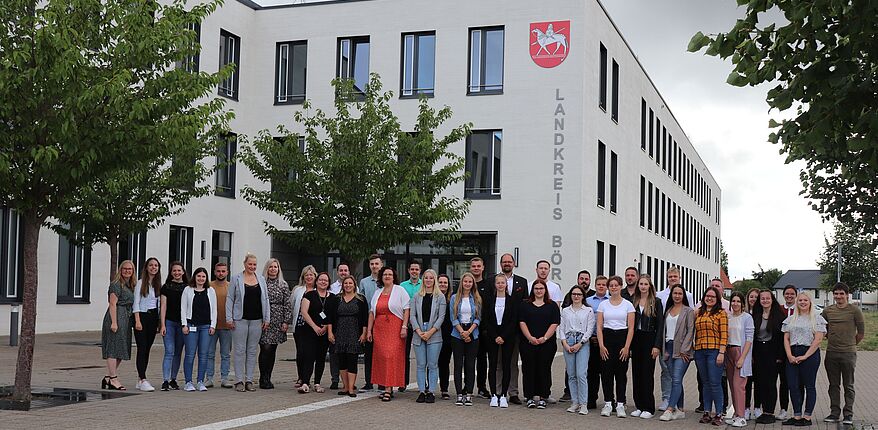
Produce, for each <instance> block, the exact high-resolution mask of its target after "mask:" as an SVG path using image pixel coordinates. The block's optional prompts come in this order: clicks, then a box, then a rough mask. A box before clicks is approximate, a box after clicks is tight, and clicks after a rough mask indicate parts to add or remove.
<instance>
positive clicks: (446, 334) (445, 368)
mask: <svg viewBox="0 0 878 430" xmlns="http://www.w3.org/2000/svg"><path fill="white" fill-rule="evenodd" d="M436 285H437V286H438V287H439V291H441V292H442V295H443V296H445V303H448V302H449V301H451V278H449V277H448V275H445V274H442V275H439V278H437V279H436ZM446 307H447V306H446ZM451 328H452V327H451V318H448V315H445V318H443V320H442V350H440V351H439V390H440V391H441V393H442V400H450V399H451V395H450V394H448V384H449V382H450V380H451V353H452V351H451V339H453V338H452V337H451Z"/></svg>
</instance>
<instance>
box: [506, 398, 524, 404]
mask: <svg viewBox="0 0 878 430" xmlns="http://www.w3.org/2000/svg"><path fill="white" fill-rule="evenodd" d="M509 403H512V404H513V405H520V404H521V399H520V398H518V396H512V397H510V398H509Z"/></svg>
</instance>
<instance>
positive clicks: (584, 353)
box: [559, 285, 595, 415]
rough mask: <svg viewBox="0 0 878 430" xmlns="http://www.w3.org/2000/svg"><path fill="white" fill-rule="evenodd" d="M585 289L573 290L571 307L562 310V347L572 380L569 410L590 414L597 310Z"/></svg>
mask: <svg viewBox="0 0 878 430" xmlns="http://www.w3.org/2000/svg"><path fill="white" fill-rule="evenodd" d="M584 299H585V290H584V289H583V288H582V287H580V286H579V285H574V286H573V288H571V289H570V300H571V304H570V306H567V307H566V308H564V309H562V310H561V326H560V328H559V331H560V332H561V346H562V347H563V349H564V361H565V362H566V363H567V377H568V378H569V381H570V401H571V402H572V404H571V405H570V407H569V408H567V412H571V413H576V412H579V413H580V414H581V415H586V414H588V408H587V407H586V406H587V405H588V378H587V377H588V359H589V351H590V348H589V346H588V341H589V338H591V335H592V331H594V321H595V320H594V311H593V310H592V308H591V307H589V306H587V305H585V304H584V303H583V300H584Z"/></svg>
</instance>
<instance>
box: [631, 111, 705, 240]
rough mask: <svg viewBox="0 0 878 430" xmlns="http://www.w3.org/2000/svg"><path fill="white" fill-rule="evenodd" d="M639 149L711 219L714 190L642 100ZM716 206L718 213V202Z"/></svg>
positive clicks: (656, 115)
mask: <svg viewBox="0 0 878 430" xmlns="http://www.w3.org/2000/svg"><path fill="white" fill-rule="evenodd" d="M640 149H641V150H643V151H644V152H645V153H647V154H649V157H650V158H652V159H654V160H655V163H656V165H657V166H659V167H661V169H662V170H663V171H665V172H666V173H667V174H668V177H669V178H671V179H672V180H673V181H674V182H675V183H676V184H677V185H679V186H680V187H682V188H683V191H685V192H686V194H688V195H689V197H691V198H692V199H693V200H694V201H695V203H697V204H698V206H699V207H701V209H703V210H704V212H705V213H707V214H708V215H711V213H712V207H711V204H710V203H711V202H713V197H712V196H713V190H711V188H710V186H709V185H708V184H707V181H706V180H705V179H704V177H702V176H701V173H699V172H698V169H696V168H695V165H694V164H693V163H692V162H691V161H690V160H689V157H688V156H687V155H686V153H685V152H684V151H683V148H682V146H680V145H677V140H676V139H674V137H673V136H671V133H669V132H668V130H667V127H665V126H663V125H662V121H661V119H660V118H659V117H658V114H656V113H655V112H653V110H652V108H651V107H648V106H647V104H646V100H644V99H640ZM716 202H717V210H718V208H719V199H717V200H716ZM717 224H719V214H717Z"/></svg>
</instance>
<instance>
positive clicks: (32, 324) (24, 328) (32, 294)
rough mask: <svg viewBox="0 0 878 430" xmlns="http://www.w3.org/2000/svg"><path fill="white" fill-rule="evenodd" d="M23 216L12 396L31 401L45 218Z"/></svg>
mask: <svg viewBox="0 0 878 430" xmlns="http://www.w3.org/2000/svg"><path fill="white" fill-rule="evenodd" d="M23 215H24V216H22V217H21V220H22V222H23V223H24V225H23V230H24V238H23V246H24V291H23V296H24V300H23V301H22V304H21V337H20V341H21V343H20V344H19V347H18V363H17V364H16V366H15V388H14V390H13V392H12V398H13V400H16V401H22V402H30V399H31V392H30V387H31V373H32V371H33V361H34V342H35V340H36V338H35V333H36V323H37V286H38V285H39V284H38V282H37V281H38V269H37V268H38V267H39V265H38V263H37V247H38V245H39V242H40V226H41V225H42V224H43V221H45V218H39V217H38V216H37V215H35V214H33V213H24V214H23Z"/></svg>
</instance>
